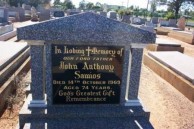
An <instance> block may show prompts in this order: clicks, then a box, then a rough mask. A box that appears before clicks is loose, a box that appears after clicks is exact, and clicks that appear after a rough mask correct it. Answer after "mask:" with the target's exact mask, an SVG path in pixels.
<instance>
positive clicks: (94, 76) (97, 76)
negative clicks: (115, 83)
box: [74, 71, 101, 79]
mask: <svg viewBox="0 0 194 129" xmlns="http://www.w3.org/2000/svg"><path fill="white" fill-rule="evenodd" d="M74 74H75V79H100V78H101V74H83V73H80V71H75V73H74Z"/></svg>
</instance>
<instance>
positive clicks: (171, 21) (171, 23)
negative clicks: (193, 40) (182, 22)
mask: <svg viewBox="0 0 194 129" xmlns="http://www.w3.org/2000/svg"><path fill="white" fill-rule="evenodd" d="M176 23H177V20H176V19H169V20H168V26H169V27H177V25H176Z"/></svg>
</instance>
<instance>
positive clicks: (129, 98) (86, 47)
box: [17, 12, 155, 129]
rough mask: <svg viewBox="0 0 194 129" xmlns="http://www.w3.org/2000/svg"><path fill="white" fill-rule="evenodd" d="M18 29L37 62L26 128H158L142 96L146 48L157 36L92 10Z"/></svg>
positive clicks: (22, 119)
mask: <svg viewBox="0 0 194 129" xmlns="http://www.w3.org/2000/svg"><path fill="white" fill-rule="evenodd" d="M115 27H116V29H115ZM17 32H18V35H17V36H18V39H24V40H28V43H29V45H30V48H31V62H32V63H31V64H32V65H31V69H32V84H31V91H32V94H31V95H29V96H28V98H27V100H26V102H25V104H24V106H23V108H22V110H21V112H20V118H19V119H20V128H22V127H23V126H25V125H26V123H31V125H30V127H31V128H36V129H38V128H41V129H42V128H45V125H46V123H47V128H49V129H58V128H67V129H69V128H71V129H77V128H85V129H91V128H92V129H99V128H106V129H112V128H126V129H130V128H131V129H136V128H138V127H139V125H140V126H141V127H143V128H147V129H152V128H153V127H152V126H151V124H150V123H149V112H145V111H144V110H143V107H142V105H141V103H140V102H139V100H138V98H137V96H138V87H139V78H140V70H141V59H142V53H143V47H144V46H145V45H146V44H148V43H153V42H155V34H153V33H150V32H148V31H144V30H141V29H138V28H135V27H132V26H129V25H127V24H124V23H121V22H119V21H116V20H112V19H109V18H106V17H104V16H100V15H98V14H94V13H91V12H87V13H81V14H77V15H73V16H68V17H64V18H60V19H55V20H50V21H46V22H42V23H39V24H35V25H31V26H26V27H23V28H19V29H18V30H17ZM27 32H28V33H27ZM137 35H138V36H137ZM137 37H138V38H137ZM37 77H38V78H37ZM45 89H46V91H45ZM45 94H46V96H47V97H46V98H45ZM91 118H92V119H91Z"/></svg>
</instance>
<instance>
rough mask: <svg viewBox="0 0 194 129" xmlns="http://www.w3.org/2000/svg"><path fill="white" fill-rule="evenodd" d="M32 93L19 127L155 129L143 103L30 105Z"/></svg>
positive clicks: (37, 128) (22, 113)
mask: <svg viewBox="0 0 194 129" xmlns="http://www.w3.org/2000/svg"><path fill="white" fill-rule="evenodd" d="M30 101H31V94H30V95H28V97H27V100H26V102H25V104H24V106H23V107H22V109H21V111H20V113H19V121H20V129H22V128H25V129H32V128H36V129H39V128H40V129H43V128H45V129H59V128H67V129H99V128H104V129H139V128H143V129H153V127H152V125H151V123H150V122H149V116H150V113H149V112H145V111H144V110H143V108H142V106H138V107H137V106H121V105H100V106H97V105H65V106H61V105H56V106H52V107H49V106H47V108H46V109H44V108H42V109H40V108H30V109H29V108H28V103H29V102H30Z"/></svg>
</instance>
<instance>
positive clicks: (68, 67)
mask: <svg viewBox="0 0 194 129" xmlns="http://www.w3.org/2000/svg"><path fill="white" fill-rule="evenodd" d="M59 69H78V67H77V65H75V64H71V63H67V64H65V62H64V61H60V66H59Z"/></svg>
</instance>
